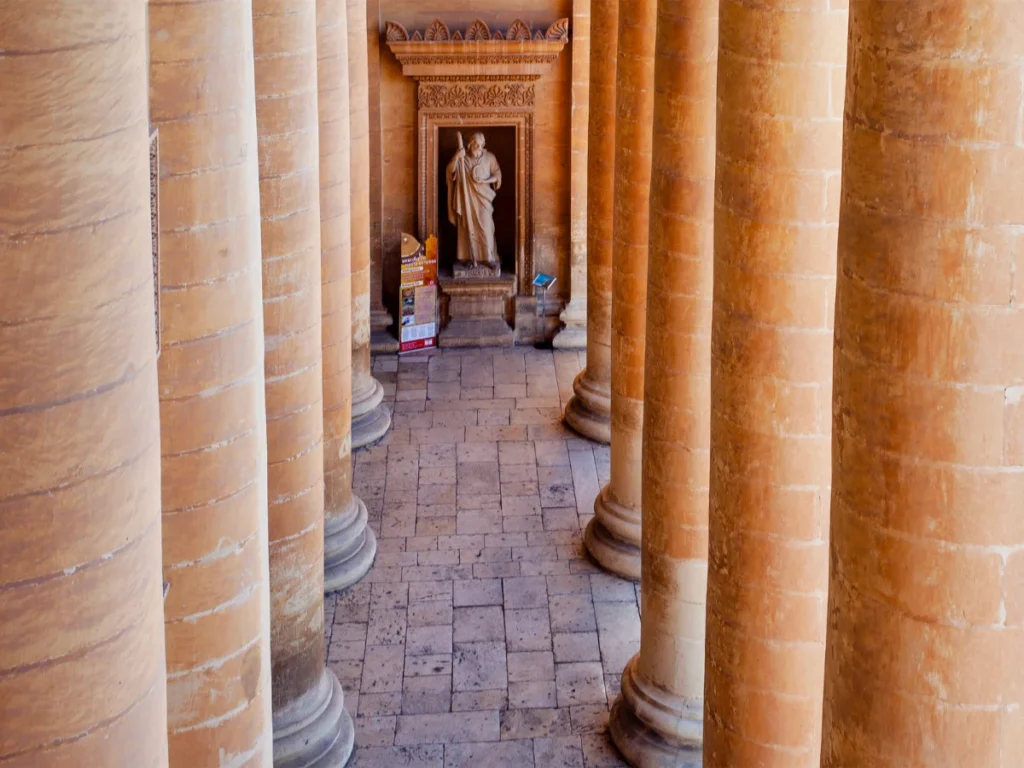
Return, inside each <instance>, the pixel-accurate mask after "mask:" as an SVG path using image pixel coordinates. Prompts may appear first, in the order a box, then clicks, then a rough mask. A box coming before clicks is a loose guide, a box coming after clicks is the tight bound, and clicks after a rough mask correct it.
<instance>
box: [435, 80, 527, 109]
mask: <svg viewBox="0 0 1024 768" xmlns="http://www.w3.org/2000/svg"><path fill="white" fill-rule="evenodd" d="M535 101H536V88H535V86H534V85H533V83H520V82H504V83H495V82H490V83H488V82H484V83H462V82H423V83H420V86H419V104H418V106H419V108H420V109H458V108H463V107H472V108H480V107H489V108H508V107H516V108H521V107H533V106H534V103H535Z"/></svg>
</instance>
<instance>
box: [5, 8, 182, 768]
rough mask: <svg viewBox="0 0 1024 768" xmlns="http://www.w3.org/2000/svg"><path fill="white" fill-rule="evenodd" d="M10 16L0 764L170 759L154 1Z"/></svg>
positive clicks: (66, 767)
mask: <svg viewBox="0 0 1024 768" xmlns="http://www.w3.org/2000/svg"><path fill="white" fill-rule="evenodd" d="M0 17H2V20H0V50H2V51H3V52H4V54H3V56H0V125H2V126H3V129H2V130H0V156H2V157H3V161H2V162H0V764H3V765H4V766H11V767H12V768H14V766H17V767H18V768H23V767H24V768H27V767H28V766H41V765H45V766H47V767H48V768H73V767H74V766H86V765H88V766H99V765H103V766H108V765H110V766H129V765H130V766H147V767H148V766H158V767H159V766H167V697H166V673H165V667H164V615H163V598H162V586H161V574H160V424H159V403H158V398H157V371H156V352H157V345H156V333H155V327H154V301H153V295H154V285H153V259H152V247H153V246H152V239H151V231H150V204H149V201H150V194H149V193H150V184H149V151H148V146H149V138H148V137H149V126H148V119H147V117H148V110H147V108H146V101H147V85H146V68H147V64H146V36H147V30H146V3H145V2H143V1H142V0H119V1H115V0H102V1H98V2H92V3H82V2H79V1H78V0H65V1H64V2H61V1H60V0H54V1H53V2H48V3H19V4H17V8H12V7H10V5H8V6H7V7H5V9H4V11H3V12H2V13H0Z"/></svg>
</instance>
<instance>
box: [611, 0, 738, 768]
mask: <svg viewBox="0 0 1024 768" xmlns="http://www.w3.org/2000/svg"><path fill="white" fill-rule="evenodd" d="M717 50H718V0H659V2H658V37H657V49H656V51H657V52H656V57H655V87H654V99H655V104H654V150H653V173H652V180H651V229H650V232H651V234H650V237H651V242H650V263H649V273H648V282H647V296H648V305H647V350H646V362H645V376H644V436H643V474H642V479H643V541H642V549H643V573H642V576H641V586H642V595H643V610H642V611H641V616H642V622H641V633H640V653H639V654H638V655H637V656H636V657H634V658H633V659H632V660H631V661H630V662H629V664H628V665H627V666H626V669H625V671H624V672H623V677H622V691H623V695H622V696H621V697H620V698H619V700H618V701H617V702H616V704H615V706H614V708H613V710H612V712H613V714H612V718H611V724H610V730H611V734H612V738H613V739H614V741H615V744H616V745H617V746H618V748H619V750H620V751H621V752H622V753H623V755H625V756H626V758H627V760H629V762H630V763H632V764H633V765H643V766H666V767H668V766H700V764H701V744H702V733H703V716H704V712H703V709H704V708H703V702H704V612H705V593H706V590H707V553H708V475H709V457H710V451H709V449H710V440H711V436H710V432H711V427H710V413H709V409H710V403H711V395H710V380H711V291H712V261H713V256H714V251H713V249H714V238H713V225H714V198H715V194H714V193H715V189H714V178H715V71H716V68H717V67H716V65H717V61H716V59H717Z"/></svg>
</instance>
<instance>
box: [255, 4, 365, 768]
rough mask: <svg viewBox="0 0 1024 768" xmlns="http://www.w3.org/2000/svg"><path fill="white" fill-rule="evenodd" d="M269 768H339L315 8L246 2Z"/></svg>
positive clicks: (345, 743)
mask: <svg viewBox="0 0 1024 768" xmlns="http://www.w3.org/2000/svg"><path fill="white" fill-rule="evenodd" d="M253 17H254V18H253V33H254V34H253V37H254V45H255V49H256V98H257V101H256V124H257V129H258V132H259V158H260V213H261V215H262V217H263V313H264V334H265V346H266V392H267V452H268V486H269V495H270V597H271V637H270V643H271V660H272V672H273V705H274V765H275V766H276V768H307V766H317V768H327V767H328V766H330V767H331V768H333V767H334V766H341V765H344V764H345V762H346V761H347V760H348V758H349V755H350V754H351V752H352V742H353V727H352V721H351V718H349V716H348V714H347V713H346V712H345V709H344V706H343V697H342V691H341V685H340V684H339V683H338V680H337V678H336V677H335V676H334V674H333V673H331V672H330V671H329V670H327V669H326V668H325V666H324V642H323V613H324V610H323V608H324V576H323V574H324V456H323V380H322V365H321V364H322V356H323V351H322V349H321V338H320V332H321V300H320V290H321V288H320V284H321V274H320V202H319V192H320V183H319V176H320V174H319V172H318V167H319V157H320V153H319V141H318V138H317V135H318V130H319V126H318V119H317V51H316V40H317V30H316V0H255V2H254V3H253Z"/></svg>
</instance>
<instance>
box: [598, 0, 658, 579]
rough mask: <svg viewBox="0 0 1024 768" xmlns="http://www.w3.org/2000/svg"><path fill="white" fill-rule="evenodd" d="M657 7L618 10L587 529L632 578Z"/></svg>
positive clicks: (607, 563) (605, 556) (616, 567)
mask: <svg viewBox="0 0 1024 768" xmlns="http://www.w3.org/2000/svg"><path fill="white" fill-rule="evenodd" d="M657 6H658V3H657V0H637V2H635V3H630V6H629V13H624V12H623V13H620V14H619V44H618V54H617V58H618V65H617V67H616V77H615V79H616V84H615V93H616V96H615V101H616V105H617V106H616V109H615V115H616V118H615V170H614V199H615V205H614V215H613V219H612V227H613V232H612V280H611V283H612V285H611V288H612V327H611V406H612V410H611V444H612V467H611V481H610V482H609V483H608V485H606V486H605V487H604V488H603V489H602V490H601V493H600V495H599V496H598V497H597V501H596V502H594V512H595V515H596V516H595V517H594V519H593V520H592V521H591V522H590V525H588V526H587V530H586V544H587V549H588V550H589V551H590V554H591V555H592V556H593V557H594V559H595V560H597V562H598V563H599V564H600V565H601V566H602V567H604V568H606V569H608V570H609V571H611V572H612V573H615V574H617V575H619V576H622V577H623V578H627V579H634V580H637V579H639V578H640V507H641V499H640V496H641V481H640V465H641V437H642V433H643V411H644V333H645V332H646V325H647V248H648V239H649V234H650V233H649V223H650V219H649V211H650V191H651V145H652V131H651V123H652V121H653V119H654V45H655V37H656V26H657ZM622 10H623V11H625V10H626V8H625V7H623V8H622ZM605 141H607V140H606V139H605ZM588 365H589V358H588Z"/></svg>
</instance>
